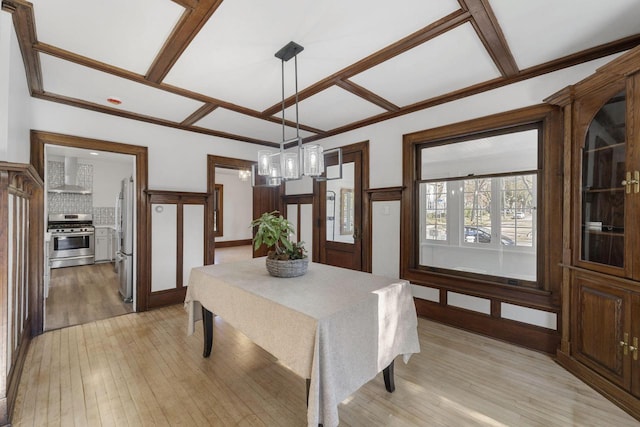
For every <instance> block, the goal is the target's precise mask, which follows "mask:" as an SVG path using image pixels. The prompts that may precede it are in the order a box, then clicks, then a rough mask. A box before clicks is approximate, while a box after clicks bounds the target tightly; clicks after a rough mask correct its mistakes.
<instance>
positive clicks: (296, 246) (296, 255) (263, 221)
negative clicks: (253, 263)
mask: <svg viewBox="0 0 640 427" xmlns="http://www.w3.org/2000/svg"><path fill="white" fill-rule="evenodd" d="M255 227H257V230H256V234H255V236H254V237H253V249H254V250H258V249H259V248H260V246H262V245H265V246H266V247H267V248H271V247H273V250H272V251H270V252H269V253H268V254H267V256H268V257H269V258H270V259H280V260H292V259H302V258H306V256H307V253H306V250H305V248H304V242H297V243H294V242H292V241H291V240H290V239H289V236H290V235H291V234H294V232H295V230H294V228H293V224H291V223H290V222H289V221H288V220H287V219H285V218H284V217H283V216H282V215H280V212H278V211H273V212H268V213H267V212H265V213H263V214H262V215H261V216H260V218H256V219H254V220H253V221H251V228H255Z"/></svg>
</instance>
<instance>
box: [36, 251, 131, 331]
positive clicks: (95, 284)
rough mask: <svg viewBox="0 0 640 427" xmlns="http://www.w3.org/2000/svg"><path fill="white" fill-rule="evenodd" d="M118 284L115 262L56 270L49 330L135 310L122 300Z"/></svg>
mask: <svg viewBox="0 0 640 427" xmlns="http://www.w3.org/2000/svg"><path fill="white" fill-rule="evenodd" d="M118 287H119V279H118V275H117V274H116V272H115V271H114V268H113V264H111V263H101V264H93V265H82V266H77V267H65V268H55V269H52V270H51V281H50V283H49V296H48V298H47V299H46V300H45V313H46V314H45V330H51V329H58V328H64V327H67V326H72V325H80V324H83V323H88V322H92V321H94V320H100V319H106V318H109V317H113V316H119V315H121V314H126V313H131V312H132V311H133V307H132V305H133V304H131V303H124V302H123V301H122V298H121V297H120V294H119V292H118Z"/></svg>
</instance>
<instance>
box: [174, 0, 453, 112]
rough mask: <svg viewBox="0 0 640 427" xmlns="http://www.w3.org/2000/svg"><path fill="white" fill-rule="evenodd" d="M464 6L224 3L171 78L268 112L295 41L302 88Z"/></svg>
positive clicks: (304, 0)
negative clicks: (284, 50)
mask: <svg viewBox="0 0 640 427" xmlns="http://www.w3.org/2000/svg"><path fill="white" fill-rule="evenodd" d="M459 8H460V6H459V4H458V2H457V1H455V0H439V1H425V0H395V1H394V2H393V7H390V4H389V2H388V1H384V2H383V1H378V0H376V1H367V2H362V1H343V0H324V1H316V0H279V1H277V2H265V1H255V0H233V1H225V2H223V3H222V4H221V6H220V7H219V8H218V10H217V11H216V13H215V14H214V15H213V17H212V18H211V19H210V20H209V22H208V23H207V24H206V25H205V26H204V28H203V29H202V30H201V31H200V33H199V34H198V35H197V36H196V38H195V39H194V41H193V42H192V43H191V44H190V45H189V47H188V48H187V49H186V51H185V52H184V54H183V55H182V56H181V57H180V59H179V60H178V62H177V63H176V64H175V66H174V67H173V68H172V70H171V71H170V73H169V74H168V75H167V77H166V79H165V82H166V83H169V84H172V85H175V86H179V87H183V88H186V89H189V90H193V91H196V92H202V93H205V94H207V95H209V96H212V97H215V98H219V99H224V100H226V101H229V102H232V103H234V104H238V105H243V106H246V107H249V108H252V109H254V110H258V111H262V110H264V109H266V108H268V107H270V106H271V105H273V104H276V103H277V102H278V100H279V99H280V98H281V72H280V61H279V60H278V59H277V58H275V57H274V54H275V52H277V51H278V50H279V49H280V48H281V47H283V46H284V45H285V44H287V43H288V42H289V41H292V40H293V41H295V42H296V43H298V44H300V45H302V46H303V47H304V49H305V50H304V52H302V53H301V54H300V55H299V56H298V68H299V72H298V74H299V87H300V89H303V88H304V87H306V86H309V85H311V84H312V83H315V82H317V81H319V80H322V79H323V78H325V77H327V76H329V75H331V74H333V73H335V72H337V71H339V70H341V69H343V68H345V67H347V66H349V65H350V64H352V63H354V62H356V61H358V60H360V59H362V58H365V57H367V56H368V55H370V54H372V53H374V52H376V51H378V50H380V49H382V48H384V47H386V46H388V45H390V44H392V43H394V42H395V41H397V40H398V39H400V38H402V37H405V36H407V35H409V34H411V33H413V32H415V31H417V30H419V29H420V28H423V27H425V26H427V25H429V24H430V23H432V22H433V21H435V20H437V19H439V18H441V17H442V16H445V15H446V14H448V13H450V12H452V11H455V10H457V9H459ZM292 62H293V61H289V63H292ZM289 63H287V65H289ZM290 75H291V80H290V79H287V81H286V83H287V86H291V85H292V84H289V82H290V81H292V79H293V77H292V76H293V74H292V72H291V74H290ZM290 93H292V89H288V90H287V95H288V94H290Z"/></svg>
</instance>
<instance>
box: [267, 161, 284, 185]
mask: <svg viewBox="0 0 640 427" xmlns="http://www.w3.org/2000/svg"><path fill="white" fill-rule="evenodd" d="M267 181H268V183H269V185H280V183H281V182H282V165H281V164H280V156H279V155H273V156H271V159H270V162H269V178H268V179H267Z"/></svg>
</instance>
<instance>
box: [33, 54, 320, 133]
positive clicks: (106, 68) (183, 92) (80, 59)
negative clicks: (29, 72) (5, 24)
mask: <svg viewBox="0 0 640 427" xmlns="http://www.w3.org/2000/svg"><path fill="white" fill-rule="evenodd" d="M33 49H34V50H35V51H37V52H42V53H46V54H47V55H51V56H55V57H56V58H60V59H64V60H66V61H70V62H73V63H76V64H79V65H82V66H85V67H89V68H92V69H94V70H98V71H102V72H104V73H108V74H111V75H114V76H117V77H122V78H124V79H127V80H131V81H133V82H136V83H141V84H144V85H146V86H149V87H152V88H155V89H160V90H164V91H166V92H170V93H173V94H175V95H180V96H184V97H185V98H190V99H193V100H195V101H200V102H204V103H207V104H213V105H217V106H219V107H221V108H224V109H227V110H230V111H234V112H236V113H240V114H244V115H246V116H250V117H255V118H257V119H261V120H266V121H268V122H272V123H281V120H279V119H278V118H276V117H265V116H264V115H263V114H262V113H261V112H259V111H256V110H252V109H250V108H245V107H241V106H239V105H236V104H232V103H230V102H226V101H223V100H221V99H216V98H212V97H210V96H206V95H203V94H201V93H197V92H193V91H190V90H187V89H183V88H179V87H176V86H172V85H168V84H166V83H155V82H151V81H149V80H146V79H145V78H144V76H142V75H140V74H136V73H132V72H131V71H128V70H124V69H122V68H118V67H114V66H112V65H109V64H105V63H104V62H100V61H96V60H94V59H90V58H87V57H86V56H82V55H78V54H76V53H73V52H69V51H67V50H64V49H61V48H59V47H56V46H51V45H49V44H46V43H35V45H34V46H33ZM287 123H288V124H289V125H291V122H287ZM293 126H295V123H294V124H293ZM300 128H301V129H304V130H306V131H308V132H312V133H322V132H323V131H321V130H319V129H315V128H313V127H310V126H306V125H302V124H301V125H300Z"/></svg>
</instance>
